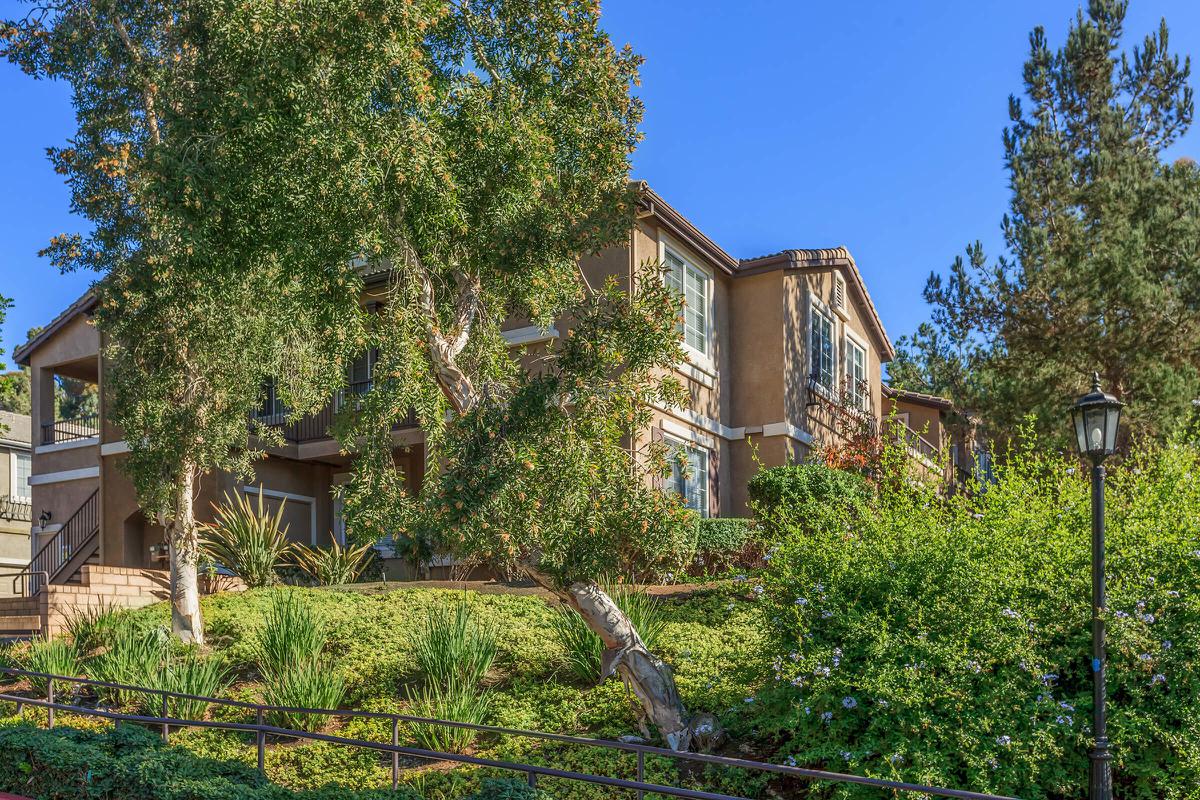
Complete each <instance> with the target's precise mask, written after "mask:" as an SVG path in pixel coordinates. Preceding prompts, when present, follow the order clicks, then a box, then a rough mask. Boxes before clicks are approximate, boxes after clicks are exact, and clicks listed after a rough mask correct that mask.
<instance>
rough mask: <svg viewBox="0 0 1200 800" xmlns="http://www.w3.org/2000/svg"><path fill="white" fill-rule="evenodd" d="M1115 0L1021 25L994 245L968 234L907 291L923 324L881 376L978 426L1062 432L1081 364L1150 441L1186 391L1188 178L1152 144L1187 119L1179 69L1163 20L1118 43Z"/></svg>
mask: <svg viewBox="0 0 1200 800" xmlns="http://www.w3.org/2000/svg"><path fill="white" fill-rule="evenodd" d="M1126 8H1127V3H1125V2H1120V1H1118V0H1091V2H1089V3H1088V4H1087V12H1086V14H1085V13H1084V12H1083V11H1080V12H1079V13H1078V15H1077V16H1076V18H1075V20H1074V22H1073V24H1072V25H1071V26H1070V29H1069V31H1068V33H1067V38H1066V42H1065V43H1064V44H1063V46H1062V47H1060V48H1058V49H1052V48H1051V46H1050V44H1049V43H1048V42H1047V40H1046V36H1045V32H1044V31H1043V30H1042V29H1041V28H1040V27H1039V28H1037V29H1035V30H1034V31H1033V33H1032V34H1031V35H1030V39H1029V42H1030V53H1029V59H1028V61H1027V62H1026V64H1025V68H1024V73H1023V78H1024V97H1022V98H1018V97H1010V98H1009V117H1010V119H1011V125H1010V126H1009V127H1008V128H1006V130H1005V133H1004V156H1005V164H1006V165H1007V167H1008V171H1009V175H1010V186H1011V189H1012V197H1011V200H1010V207H1009V212H1008V214H1006V215H1005V217H1004V219H1003V222H1002V230H1003V235H1004V242H1005V245H1006V249H1007V252H1006V253H1005V254H1004V255H1002V256H1000V257H998V258H996V259H995V260H989V259H988V258H987V256H986V255H985V254H984V251H983V248H982V246H981V245H980V244H978V243H976V244H974V245H972V246H971V247H969V248H968V249H967V254H966V258H965V259H964V258H958V259H956V260H955V261H954V263H953V265H952V266H951V268H950V270H949V273H948V274H947V275H944V276H943V275H941V274H938V273H934V274H933V275H931V276H930V279H929V282H928V284H927V286H926V289H925V298H926V300H927V301H928V302H929V303H930V305H931V306H932V309H933V312H932V321H931V322H930V323H928V324H926V325H923V326H921V328H920V329H919V330H918V331H917V333H916V334H915V335H914V336H912V337H909V338H906V339H903V340H901V342H900V343H899V347H898V351H899V355H898V357H897V359H896V361H895V362H894V363H893V364H892V365H891V366H890V367H889V375H890V376H891V377H892V379H893V381H894V382H895V383H897V384H900V385H904V386H906V387H907V388H912V389H917V390H921V391H933V392H937V393H943V394H948V395H950V396H951V397H952V398H953V399H954V400H955V401H956V403H957V404H958V405H959V406H960V407H963V408H969V409H972V410H975V411H978V412H980V413H981V414H982V416H983V418H984V419H985V420H987V421H988V422H989V423H991V426H992V428H993V430H1015V429H1016V426H1017V423H1018V422H1020V421H1021V420H1022V419H1023V418H1024V417H1025V416H1026V415H1027V414H1032V415H1033V416H1034V418H1035V420H1036V424H1037V427H1038V428H1039V429H1040V430H1041V431H1043V432H1044V433H1046V434H1048V435H1052V436H1054V437H1055V438H1056V439H1058V440H1060V441H1061V440H1063V439H1064V437H1065V436H1066V431H1067V429H1066V427H1065V423H1064V414H1065V408H1066V407H1067V406H1068V405H1069V404H1070V402H1071V401H1072V400H1073V399H1074V396H1076V395H1078V394H1082V393H1083V391H1084V390H1086V383H1087V379H1088V377H1089V376H1090V375H1091V373H1092V371H1093V370H1098V371H1099V372H1100V374H1101V377H1102V380H1103V382H1104V385H1105V387H1106V388H1107V389H1109V390H1110V391H1113V392H1114V393H1116V394H1117V395H1118V396H1119V397H1120V398H1121V399H1122V400H1124V401H1125V402H1127V403H1128V404H1129V406H1128V409H1127V411H1126V417H1125V419H1126V420H1128V422H1129V425H1128V426H1127V427H1128V428H1129V429H1130V430H1132V431H1133V432H1134V434H1135V435H1145V436H1151V437H1163V436H1167V435H1169V434H1171V433H1172V432H1174V431H1176V430H1178V429H1179V427H1180V426H1181V425H1182V424H1184V423H1186V422H1187V421H1188V419H1189V418H1190V416H1191V401H1192V400H1193V399H1194V398H1196V397H1198V396H1200V170H1198V169H1197V167H1196V164H1195V163H1194V162H1192V161H1190V160H1187V159H1181V160H1178V161H1176V162H1175V163H1167V161H1166V160H1165V158H1166V151H1167V150H1168V148H1170V147H1171V145H1172V144H1174V143H1175V142H1176V141H1177V140H1178V139H1179V137H1180V136H1181V135H1182V134H1183V133H1184V132H1185V131H1186V130H1187V129H1188V128H1189V126H1190V125H1191V123H1192V118H1193V111H1194V104H1193V95H1192V89H1191V87H1190V85H1189V83H1188V80H1189V77H1190V66H1191V65H1190V61H1189V60H1188V59H1183V60H1182V61H1181V60H1180V58H1179V57H1178V56H1176V55H1173V54H1172V53H1171V51H1170V49H1169V46H1168V45H1169V42H1168V31H1167V25H1166V22H1165V21H1163V22H1162V23H1161V25H1160V27H1159V29H1158V30H1157V31H1155V32H1153V33H1151V34H1150V35H1148V36H1146V37H1145V38H1144V40H1143V41H1142V43H1141V45H1140V46H1135V47H1134V48H1133V49H1132V50H1131V51H1129V52H1122V50H1121V41H1122V37H1123V34H1124V19H1125V12H1126Z"/></svg>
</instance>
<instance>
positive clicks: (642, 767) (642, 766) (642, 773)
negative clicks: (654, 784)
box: [637, 750, 646, 800]
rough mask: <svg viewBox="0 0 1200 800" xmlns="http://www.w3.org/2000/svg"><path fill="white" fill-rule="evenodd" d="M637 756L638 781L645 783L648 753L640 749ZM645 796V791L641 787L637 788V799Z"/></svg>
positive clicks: (639, 799)
mask: <svg viewBox="0 0 1200 800" xmlns="http://www.w3.org/2000/svg"><path fill="white" fill-rule="evenodd" d="M637 757H638V765H637V779H638V783H645V782H646V754H645V753H644V752H642V751H641V750H638V754H637ZM645 796H646V793H645V792H643V791H642V790H641V789H638V790H637V800H642V798H643V797H645Z"/></svg>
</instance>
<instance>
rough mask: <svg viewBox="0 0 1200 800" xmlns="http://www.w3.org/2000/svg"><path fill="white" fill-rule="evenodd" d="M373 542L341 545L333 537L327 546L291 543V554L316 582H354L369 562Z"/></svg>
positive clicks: (320, 583)
mask: <svg viewBox="0 0 1200 800" xmlns="http://www.w3.org/2000/svg"><path fill="white" fill-rule="evenodd" d="M374 549H375V548H374V543H373V542H365V543H363V544H360V545H345V546H343V545H342V544H341V543H340V542H338V540H337V539H336V538H335V539H333V541H332V543H331V544H330V546H329V547H323V548H318V547H306V546H304V545H302V544H301V545H295V547H294V548H293V556H292V557H293V558H294V559H295V561H296V565H297V566H298V567H299V568H300V570H301V571H302V572H303V573H304V574H305V575H307V576H308V577H309V578H311V579H312V580H313V582H314V583H315V584H316V585H317V586H341V585H343V584H347V583H354V582H355V581H356V580H358V578H359V576H360V575H362V573H363V571H364V570H365V569H366V568H367V566H368V565H369V564H370V562H371V553H372V552H373V551H374Z"/></svg>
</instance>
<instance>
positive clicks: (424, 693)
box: [407, 681, 491, 753]
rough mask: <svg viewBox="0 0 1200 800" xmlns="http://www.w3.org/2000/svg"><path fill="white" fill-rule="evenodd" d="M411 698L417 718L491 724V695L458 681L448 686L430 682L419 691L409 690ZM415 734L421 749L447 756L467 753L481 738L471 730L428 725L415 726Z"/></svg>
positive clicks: (412, 712)
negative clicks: (489, 718)
mask: <svg viewBox="0 0 1200 800" xmlns="http://www.w3.org/2000/svg"><path fill="white" fill-rule="evenodd" d="M407 696H408V704H409V711H410V713H411V714H412V715H413V716H417V717H426V718H429V719H445V720H450V721H452V722H466V723H470V724H473V725H482V724H484V723H485V722H487V719H488V712H489V709H490V707H491V697H490V695H489V693H488V692H485V691H481V690H480V689H479V687H477V686H474V685H470V684H463V683H460V682H458V681H451V682H449V683H446V684H442V683H437V682H434V681H427V682H426V683H425V684H424V685H423V686H422V687H421V688H419V689H409V690H408V692H407ZM412 735H413V738H414V739H415V740H416V742H417V745H418V746H419V747H423V748H425V749H426V750H438V751H440V752H443V753H463V752H466V750H467V748H469V747H470V746H471V745H472V744H473V743H474V742H475V739H476V738H478V736H479V734H478V732H476V731H473V730H470V729H468V728H452V727H449V726H447V725H429V724H425V723H413V725H412Z"/></svg>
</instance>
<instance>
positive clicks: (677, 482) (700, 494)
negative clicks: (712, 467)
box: [667, 439, 708, 517]
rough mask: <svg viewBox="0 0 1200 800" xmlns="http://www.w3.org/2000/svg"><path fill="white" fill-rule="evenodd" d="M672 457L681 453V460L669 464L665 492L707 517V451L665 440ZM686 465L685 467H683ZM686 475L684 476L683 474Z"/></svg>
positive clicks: (675, 440) (673, 440) (677, 441)
mask: <svg viewBox="0 0 1200 800" xmlns="http://www.w3.org/2000/svg"><path fill="white" fill-rule="evenodd" d="M667 443H668V444H670V445H671V447H672V448H673V449H674V453H673V455H675V456H677V455H678V454H679V453H683V459H682V462H683V463H681V459H679V458H674V459H673V460H672V462H671V478H670V481H669V483H668V485H667V490H668V491H672V492H675V493H677V494H678V495H679V496H680V497H682V498H683V504H684V505H685V506H687V507H688V508H690V509H692V510H693V511H696V512H698V513H699V514H700V516H702V517H707V516H708V451H707V450H705V449H704V448H703V447H697V446H695V445H691V444H687V443H686V442H682V441H679V440H678V439H667ZM685 464H686V466H685ZM685 473H686V474H685Z"/></svg>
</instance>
